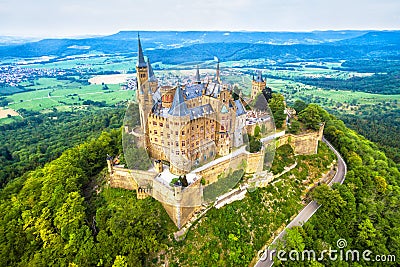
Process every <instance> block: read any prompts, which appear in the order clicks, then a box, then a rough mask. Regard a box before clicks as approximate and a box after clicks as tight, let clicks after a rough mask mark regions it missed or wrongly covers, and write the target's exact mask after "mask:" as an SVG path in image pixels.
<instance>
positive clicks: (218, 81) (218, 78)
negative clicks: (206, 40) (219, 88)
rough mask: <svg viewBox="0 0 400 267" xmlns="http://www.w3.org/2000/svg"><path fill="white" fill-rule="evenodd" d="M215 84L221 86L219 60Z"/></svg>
mask: <svg viewBox="0 0 400 267" xmlns="http://www.w3.org/2000/svg"><path fill="white" fill-rule="evenodd" d="M215 82H216V83H219V84H221V77H220V73H219V59H218V62H217V73H216V75H215Z"/></svg>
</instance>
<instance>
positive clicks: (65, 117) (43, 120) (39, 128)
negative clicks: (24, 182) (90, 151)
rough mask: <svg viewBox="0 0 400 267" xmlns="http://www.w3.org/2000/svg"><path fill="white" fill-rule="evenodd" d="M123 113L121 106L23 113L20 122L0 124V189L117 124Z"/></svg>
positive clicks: (120, 122)
mask: <svg viewBox="0 0 400 267" xmlns="http://www.w3.org/2000/svg"><path fill="white" fill-rule="evenodd" d="M31 113H32V112H31ZM123 114H124V109H122V108H104V109H93V110H91V111H89V112H88V111H75V112H51V113H46V114H39V113H37V114H26V115H28V117H25V116H24V117H25V118H24V120H22V121H20V122H14V123H12V124H7V125H3V126H0V161H1V162H2V164H1V165H0V188H1V187H3V186H4V184H6V183H7V182H8V181H10V180H12V179H13V178H15V177H18V176H21V175H22V174H23V173H24V172H26V171H28V170H32V169H34V168H36V167H38V166H43V164H44V163H46V162H49V161H50V160H53V159H56V158H57V157H59V156H60V155H61V153H62V152H63V151H64V150H66V149H67V148H70V147H73V146H74V145H76V144H78V143H81V142H83V141H85V140H86V139H87V138H88V137H92V136H98V135H99V134H100V133H101V132H102V131H103V130H105V129H109V128H119V127H121V124H122V119H123Z"/></svg>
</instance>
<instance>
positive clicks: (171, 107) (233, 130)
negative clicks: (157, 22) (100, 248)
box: [107, 37, 320, 229]
mask: <svg viewBox="0 0 400 267" xmlns="http://www.w3.org/2000/svg"><path fill="white" fill-rule="evenodd" d="M136 72H137V92H136V102H137V103H138V106H139V114H140V127H138V128H135V129H130V126H129V125H125V134H129V135H133V136H135V138H136V141H137V142H136V145H138V146H140V147H143V148H145V149H146V151H147V153H148V155H149V158H150V159H151V160H152V162H153V165H154V168H152V169H150V170H147V171H143V170H133V169H127V168H125V167H124V166H119V165H115V161H113V159H112V158H111V157H109V158H108V159H107V163H108V170H109V173H110V180H109V183H110V185H111V186H112V187H120V188H126V189H129V190H136V193H137V197H138V198H139V199H142V198H145V197H148V196H152V197H153V198H155V199H157V200H158V201H160V202H161V203H162V205H163V206H164V208H165V209H166V211H167V213H168V215H169V216H170V217H171V219H172V220H173V222H174V223H175V224H176V226H177V227H178V228H179V229H180V228H181V227H182V226H183V225H185V224H186V223H187V222H188V221H189V220H190V219H191V218H192V217H193V215H194V214H195V213H196V211H198V210H200V209H201V208H202V205H203V204H204V190H207V189H208V185H212V184H213V183H215V182H217V181H218V179H220V178H219V177H224V175H225V176H226V175H228V174H229V173H231V172H232V171H235V170H239V169H242V170H244V172H245V173H248V174H251V173H258V172H260V171H262V170H263V166H264V148H263V146H261V150H260V151H258V152H254V153H250V152H249V151H247V148H248V147H247V146H246V141H247V140H245V137H246V135H247V134H250V135H252V134H253V133H254V130H255V126H256V125H264V126H265V127H266V128H271V129H272V130H273V131H274V130H275V126H274V123H273V119H272V118H271V116H270V114H268V113H266V112H262V111H257V110H247V109H246V107H247V106H248V104H247V103H246V102H245V101H244V100H243V99H242V98H241V97H238V96H237V95H236V97H234V94H233V90H232V87H231V86H230V85H229V84H226V83H223V82H222V80H221V77H220V70H219V62H218V64H217V68H216V75H215V77H213V78H208V79H204V80H203V81H202V80H201V79H200V71H199V68H198V67H197V69H196V73H195V77H194V79H192V80H191V81H190V82H187V83H185V84H181V83H178V84H176V85H175V86H171V85H160V84H159V82H158V79H157V78H156V76H155V74H154V71H153V68H152V66H151V64H150V61H149V60H147V62H146V61H145V58H144V55H143V49H142V45H141V42H140V38H139V37H138V60H137V64H136ZM265 87H266V81H265V79H264V78H263V77H262V73H261V72H260V71H259V72H257V76H256V78H254V76H253V79H252V89H251V94H250V96H251V99H252V100H255V98H256V97H258V95H259V94H260V93H261V92H262V90H263V89H264V88H265ZM267 139H268V140H269V141H266V142H272V143H275V141H274V139H273V138H272V139H271V138H266V140H267ZM319 139H320V136H319V135H315V134H312V136H311V135H310V136H308V135H307V136H306V137H296V136H293V137H290V138H289V139H288V138H287V139H286V140H285V142H286V143H292V144H295V145H296V146H298V145H299V144H303V143H304V148H307V147H309V146H308V144H311V148H312V149H311V150H310V149H308V150H305V149H304V148H302V149H301V150H299V152H300V153H302V152H303V151H305V152H306V153H309V152H310V151H311V153H313V151H315V150H316V149H314V148H315V147H316V146H317V145H318V140H319ZM293 140H294V142H293ZM303 140H305V142H303ZM282 144H283V142H282ZM221 175H222V176H221ZM177 177H179V182H176V180H175V182H172V181H173V180H174V179H177ZM182 177H185V178H184V180H182V179H181V178H182ZM227 189H229V188H227Z"/></svg>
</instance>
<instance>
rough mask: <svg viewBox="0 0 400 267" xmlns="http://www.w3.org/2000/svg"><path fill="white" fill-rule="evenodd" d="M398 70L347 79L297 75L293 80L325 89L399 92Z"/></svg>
mask: <svg viewBox="0 0 400 267" xmlns="http://www.w3.org/2000/svg"><path fill="white" fill-rule="evenodd" d="M399 76H400V71H391V72H389V73H385V74H374V75H372V76H367V77H352V78H349V79H334V78H309V77H297V78H293V79H292V80H293V81H296V82H301V83H304V84H308V85H312V86H317V87H320V88H327V89H338V90H350V91H359V92H366V93H374V94H384V95H396V94H400V79H399Z"/></svg>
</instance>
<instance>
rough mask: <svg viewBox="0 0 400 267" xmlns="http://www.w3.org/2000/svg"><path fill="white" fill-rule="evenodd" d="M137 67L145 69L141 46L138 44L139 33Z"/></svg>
mask: <svg viewBox="0 0 400 267" xmlns="http://www.w3.org/2000/svg"><path fill="white" fill-rule="evenodd" d="M137 66H138V67H139V68H143V67H147V64H146V62H145V61H144V56H143V49H142V44H141V43H140V36H139V33H138V62H137Z"/></svg>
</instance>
